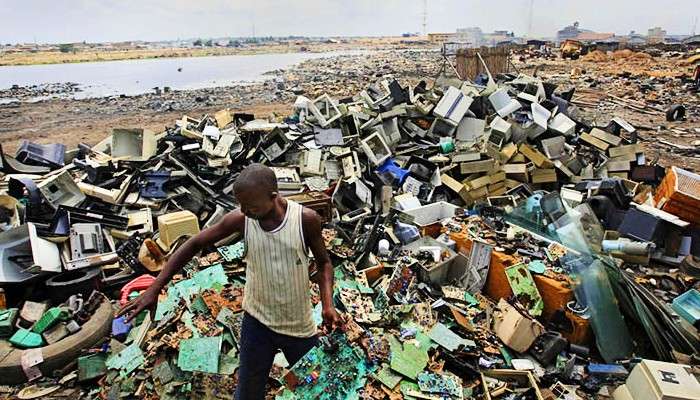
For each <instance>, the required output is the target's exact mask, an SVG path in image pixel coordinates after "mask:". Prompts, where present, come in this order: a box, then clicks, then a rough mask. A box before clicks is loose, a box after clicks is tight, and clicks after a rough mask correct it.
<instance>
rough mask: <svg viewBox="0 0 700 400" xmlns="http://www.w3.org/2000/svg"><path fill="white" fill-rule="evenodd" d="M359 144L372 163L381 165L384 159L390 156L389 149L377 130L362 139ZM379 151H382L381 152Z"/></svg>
mask: <svg viewBox="0 0 700 400" xmlns="http://www.w3.org/2000/svg"><path fill="white" fill-rule="evenodd" d="M360 145H361V146H362V150H364V152H365V153H366V154H367V157H368V158H369V160H370V161H371V162H372V163H373V164H374V165H381V164H382V163H383V162H384V161H386V159H388V158H389V157H391V149H389V146H387V144H386V142H385V141H384V138H382V136H381V135H380V134H379V132H374V133H373V134H371V135H369V136H367V137H366V138H364V139H362V140H361V141H360ZM379 151H383V154H382V153H380V152H379Z"/></svg>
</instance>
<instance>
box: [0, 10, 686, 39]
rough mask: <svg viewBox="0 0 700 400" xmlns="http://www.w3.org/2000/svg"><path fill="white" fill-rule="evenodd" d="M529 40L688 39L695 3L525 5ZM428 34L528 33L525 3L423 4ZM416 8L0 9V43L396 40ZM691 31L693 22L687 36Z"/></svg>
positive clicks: (414, 18)
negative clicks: (572, 28) (559, 35)
mask: <svg viewBox="0 0 700 400" xmlns="http://www.w3.org/2000/svg"><path fill="white" fill-rule="evenodd" d="M532 1H534V13H533V23H532V27H533V29H532V34H533V35H534V36H554V35H555V33H556V31H557V30H558V29H560V28H561V27H563V26H565V25H568V24H570V23H572V22H573V21H580V23H581V26H582V27H583V28H587V29H592V30H596V31H600V32H615V33H619V34H626V33H629V31H631V30H636V31H637V32H645V33H646V30H647V29H648V28H650V27H653V26H662V27H664V28H665V29H666V30H667V31H668V32H669V33H672V34H688V33H690V32H691V30H692V29H693V24H694V22H695V21H696V20H697V18H698V16H699V15H700V11H699V10H700V7H699V6H698V3H699V1H698V0H575V1H574V0H532ZM427 2H428V32H454V30H455V29H456V28H458V27H470V26H480V27H481V28H482V29H484V31H493V30H495V29H499V30H500V29H507V30H513V31H515V32H516V34H519V35H526V34H527V33H528V15H529V9H530V2H531V0H488V1H486V0H427ZM422 14H423V0H343V1H340V0H298V1H290V0H253V1H237V0H0V15H1V16H2V23H0V42H2V43H16V42H33V41H37V42H51V43H56V42H78V41H83V40H86V41H89V42H101V41H119V40H136V39H143V40H164V39H177V38H192V37H205V38H206V37H220V36H251V35H252V33H253V25H255V34H256V36H286V35H307V36H363V35H398V34H401V33H403V32H419V31H421V30H422V27H421V24H422ZM696 30H697V31H698V32H700V23H698V27H697V28H696Z"/></svg>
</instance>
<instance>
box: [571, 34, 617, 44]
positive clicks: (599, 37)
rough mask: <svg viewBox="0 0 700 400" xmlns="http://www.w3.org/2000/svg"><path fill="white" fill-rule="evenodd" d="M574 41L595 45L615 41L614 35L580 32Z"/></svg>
mask: <svg viewBox="0 0 700 400" xmlns="http://www.w3.org/2000/svg"><path fill="white" fill-rule="evenodd" d="M574 40H578V41H580V42H585V43H595V42H608V41H615V40H616V39H615V34H614V33H598V32H581V33H579V34H578V36H576V37H574Z"/></svg>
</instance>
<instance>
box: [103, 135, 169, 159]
mask: <svg viewBox="0 0 700 400" xmlns="http://www.w3.org/2000/svg"><path fill="white" fill-rule="evenodd" d="M157 149H158V141H157V140H156V134H155V133H153V132H152V131H150V130H148V129H140V128H136V129H125V128H115V129H113V130H112V157H114V158H121V159H125V160H128V161H148V160H149V159H150V158H151V157H153V156H154V155H155V154H156V151H157Z"/></svg>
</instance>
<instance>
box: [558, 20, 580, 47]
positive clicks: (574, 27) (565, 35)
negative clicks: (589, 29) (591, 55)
mask: <svg viewBox="0 0 700 400" xmlns="http://www.w3.org/2000/svg"><path fill="white" fill-rule="evenodd" d="M581 32H583V30H581V29H579V23H578V22H574V23H573V24H571V25H569V26H566V27H564V29H562V30H560V31H558V32H557V42H563V41H565V40H567V39H575V38H576V36H578V35H579V34H580V33H581Z"/></svg>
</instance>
